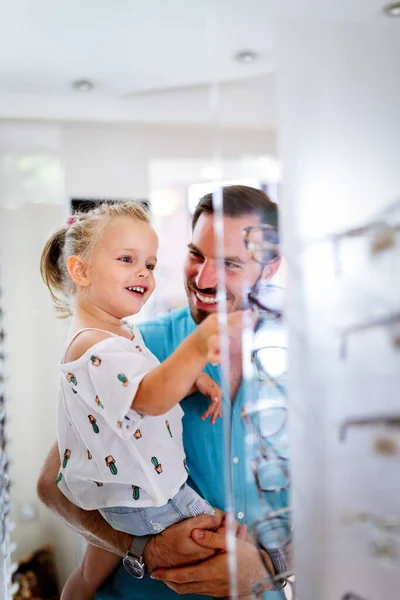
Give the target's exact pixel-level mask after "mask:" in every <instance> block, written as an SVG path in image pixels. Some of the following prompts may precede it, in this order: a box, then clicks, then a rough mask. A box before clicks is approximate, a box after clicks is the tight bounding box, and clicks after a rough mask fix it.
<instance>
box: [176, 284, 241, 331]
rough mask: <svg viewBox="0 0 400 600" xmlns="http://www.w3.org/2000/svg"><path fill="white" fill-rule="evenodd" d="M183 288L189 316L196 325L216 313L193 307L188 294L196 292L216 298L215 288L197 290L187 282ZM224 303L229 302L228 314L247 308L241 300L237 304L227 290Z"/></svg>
mask: <svg viewBox="0 0 400 600" xmlns="http://www.w3.org/2000/svg"><path fill="white" fill-rule="evenodd" d="M185 288H186V294H187V297H188V300H189V309H190V314H191V315H192V319H193V321H194V322H195V323H196V324H197V325H200V323H201V322H202V321H204V319H205V318H206V317H208V315H210V314H212V312H216V311H207V310H203V309H202V308H198V307H197V306H194V305H193V302H192V301H191V300H190V297H191V295H190V292H198V293H199V294H205V295H209V296H215V297H216V296H217V289H216V288H207V289H204V290H199V289H198V288H197V287H196V286H195V285H190V284H188V283H187V282H186V283H185ZM226 301H227V303H228V302H230V303H231V308H230V309H228V312H233V311H235V310H245V309H246V308H247V307H248V303H247V302H244V300H243V299H241V302H239V303H237V304H236V302H237V299H236V298H235V297H234V296H233V295H232V294H231V293H230V292H229V291H228V290H227V293H226Z"/></svg>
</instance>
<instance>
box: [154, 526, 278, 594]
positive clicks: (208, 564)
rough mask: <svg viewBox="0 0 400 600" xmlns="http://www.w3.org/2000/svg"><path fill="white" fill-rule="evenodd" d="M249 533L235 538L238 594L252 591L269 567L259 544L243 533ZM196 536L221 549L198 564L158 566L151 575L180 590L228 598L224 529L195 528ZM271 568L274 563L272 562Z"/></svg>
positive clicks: (200, 543)
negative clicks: (221, 531)
mask: <svg viewBox="0 0 400 600" xmlns="http://www.w3.org/2000/svg"><path fill="white" fill-rule="evenodd" d="M244 536H247V531H246V530H245V529H243V530H241V534H240V536H239V537H237V538H236V560H237V585H238V594H239V596H246V595H249V594H251V588H252V585H253V584H255V583H257V582H258V581H261V579H263V578H264V577H266V576H267V571H266V569H265V566H264V564H263V562H262V560H261V558H260V555H259V552H258V550H257V548H256V547H255V546H254V545H253V544H252V543H249V542H247V541H245V540H244V539H241V537H244ZM192 538H193V540H196V542H197V543H198V544H199V545H201V546H202V547H203V548H207V549H209V550H214V551H219V553H217V554H215V555H214V556H212V557H211V558H208V559H206V560H203V562H202V563H200V564H198V565H192V566H187V567H178V568H172V569H157V570H156V571H153V573H152V574H151V576H152V577H153V578H154V579H159V580H161V581H164V582H165V583H166V584H167V585H168V587H170V588H171V589H172V590H174V591H175V592H176V593H177V594H198V595H200V596H213V597H214V598H225V597H228V596H229V595H230V577H229V569H228V554H227V552H226V549H227V548H226V537H225V535H224V534H223V533H216V532H213V531H204V530H199V529H195V530H194V531H193V532H192ZM271 569H272V565H271Z"/></svg>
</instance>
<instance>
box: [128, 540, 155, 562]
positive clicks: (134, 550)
mask: <svg viewBox="0 0 400 600" xmlns="http://www.w3.org/2000/svg"><path fill="white" fill-rule="evenodd" d="M151 537H152V536H151V535H140V536H139V535H134V536H133V540H132V544H131V547H130V548H129V550H128V552H127V554H130V555H131V556H134V557H135V558H137V560H139V561H141V560H142V556H143V551H144V547H145V546H146V544H147V542H148V541H149V539H150V538H151Z"/></svg>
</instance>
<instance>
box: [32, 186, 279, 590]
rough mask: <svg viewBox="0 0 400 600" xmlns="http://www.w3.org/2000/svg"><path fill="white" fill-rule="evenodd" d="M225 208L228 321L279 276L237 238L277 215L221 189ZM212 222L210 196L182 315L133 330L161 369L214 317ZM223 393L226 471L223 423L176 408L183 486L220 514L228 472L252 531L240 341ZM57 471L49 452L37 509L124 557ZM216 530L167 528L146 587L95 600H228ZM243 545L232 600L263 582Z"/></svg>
mask: <svg viewBox="0 0 400 600" xmlns="http://www.w3.org/2000/svg"><path fill="white" fill-rule="evenodd" d="M223 199H224V264H225V279H226V301H227V310H228V311H229V312H232V311H236V310H241V309H244V308H246V306H247V304H246V302H245V301H244V300H243V298H244V291H245V289H247V287H248V286H252V285H254V283H255V282H256V281H257V280H258V279H259V278H260V276H261V275H262V277H263V279H264V280H268V279H270V278H271V277H272V276H273V275H274V274H275V273H276V271H277V269H278V268H279V263H280V260H279V259H276V260H274V261H273V262H272V263H270V264H268V265H266V266H265V267H264V268H263V272H262V273H261V270H262V267H261V266H260V265H259V263H257V262H256V261H254V260H252V259H251V258H250V256H249V255H248V253H247V251H246V248H245V245H244V242H243V235H242V231H243V228H244V227H249V226H257V225H259V224H261V223H269V224H270V225H274V226H276V224H277V208H276V205H275V204H274V203H272V202H271V201H270V200H269V198H268V197H267V196H266V194H264V193H263V192H261V191H259V190H256V189H253V188H249V187H245V186H232V187H229V188H224V190H223ZM213 217H214V216H213V205H212V196H211V195H207V196H205V197H204V198H202V199H201V200H200V202H199V204H198V206H197V207H196V210H195V213H194V216H193V221H192V229H193V235H192V240H191V243H190V244H189V252H188V256H187V259H186V263H185V269H184V271H185V287H186V293H187V296H188V302H189V306H188V307H186V308H184V309H180V310H177V311H173V312H172V313H170V314H168V315H166V316H165V317H161V318H159V319H157V320H154V321H151V322H149V323H145V324H141V325H140V330H141V333H142V335H143V337H144V340H145V343H146V345H147V347H148V348H149V349H150V350H151V351H152V352H153V353H154V354H155V355H156V356H157V358H158V359H159V360H160V361H163V360H165V359H166V358H167V357H168V356H169V355H170V354H171V353H172V352H173V350H174V349H175V348H176V347H177V346H178V345H179V344H180V343H181V341H182V340H183V339H184V338H185V337H187V335H189V333H190V332H191V331H193V329H194V328H195V327H196V324H198V323H200V322H201V321H202V320H203V319H204V318H205V317H206V316H207V315H208V314H209V313H211V312H215V311H217V310H218V303H217V285H218V275H217V249H216V239H215V236H214V222H213ZM205 370H206V372H207V373H208V374H209V375H210V376H211V377H212V378H213V379H214V380H215V381H216V382H217V383H219V384H220V383H221V371H220V367H219V366H212V365H210V364H209V365H207V367H206V369H205ZM229 388H230V396H231V399H232V403H233V405H232V440H231V445H232V456H231V457H230V461H229V464H226V463H225V460H224V455H223V434H222V427H223V425H222V420H221V419H219V420H218V422H217V423H216V424H215V425H213V426H211V425H210V424H209V423H208V422H206V421H202V420H201V415H202V413H203V412H204V411H205V410H206V407H207V405H208V404H207V400H206V398H205V397H203V396H201V395H200V394H199V393H196V394H192V395H191V396H189V397H188V398H186V399H184V400H183V401H182V408H183V410H184V412H185V416H184V418H183V431H184V434H183V443H184V447H185V451H186V455H187V466H188V468H189V471H190V476H189V479H188V483H189V484H190V485H191V486H192V487H193V488H194V489H195V490H196V491H197V492H198V493H199V494H200V495H201V496H203V497H204V498H205V499H206V500H208V502H209V503H210V504H211V505H213V506H215V507H217V508H221V509H223V508H224V469H226V468H231V469H232V478H233V494H234V517H235V519H236V520H237V521H238V522H239V523H246V522H248V523H249V524H250V523H252V522H253V521H255V520H256V519H257V518H258V517H259V516H260V515H261V514H262V513H263V512H265V506H263V505H261V504H260V499H259V496H258V492H257V490H256V486H255V485H252V484H251V483H249V477H248V475H249V465H248V463H247V462H246V459H245V448H244V438H245V435H246V429H245V424H244V423H243V419H242V418H241V409H242V407H243V403H244V389H243V385H242V347H241V340H240V339H237V340H234V341H231V343H230V378H229ZM59 466H60V459H59V452H58V447H57V444H56V445H55V446H54V447H53V449H52V451H51V452H50V454H49V457H48V458H47V461H46V464H45V466H44V468H43V471H42V474H41V477H40V480H39V484H38V493H39V496H40V498H41V499H42V501H43V502H44V503H45V504H46V505H47V506H48V507H49V508H51V509H52V510H53V511H54V512H56V513H57V514H58V515H59V516H61V517H62V518H63V519H65V520H66V521H67V522H68V523H69V524H70V525H71V526H72V527H73V528H74V529H76V530H77V531H78V532H79V533H81V534H82V535H83V536H84V537H85V538H86V539H87V540H88V541H89V542H91V543H92V544H95V545H97V546H100V547H102V548H104V549H106V550H108V551H110V552H113V553H115V554H118V555H120V556H121V557H122V556H124V555H125V554H126V553H127V551H128V550H129V548H130V547H131V544H132V536H131V535H128V534H125V533H122V532H119V531H114V530H112V529H111V528H110V527H109V525H108V524H107V523H106V522H105V521H104V520H103V519H102V517H101V516H100V514H99V513H98V512H97V511H83V510H81V509H79V508H78V507H76V506H74V505H72V504H71V503H70V502H69V501H68V500H67V499H66V498H65V497H64V496H63V495H62V494H61V492H60V491H59V490H58V488H57V486H56V484H55V480H56V477H57V474H58V470H59ZM274 498H275V496H274ZM285 503H286V496H282V495H277V496H276V499H275V500H273V501H272V503H271V508H272V509H280V508H283V507H284V506H285ZM219 526H220V522H219V520H218V518H217V517H213V516H210V515H202V516H200V517H196V518H193V519H187V520H186V521H182V522H181V523H178V524H176V525H173V526H171V527H169V528H168V529H166V530H165V531H164V532H162V533H161V534H159V535H157V536H154V537H152V538H151V539H150V541H148V543H147V544H146V546H145V548H144V552H143V560H144V563H145V565H146V567H147V569H148V570H149V571H151V577H149V576H146V577H145V578H144V579H141V580H138V579H135V578H133V577H132V576H131V575H129V574H128V573H127V571H125V569H124V568H123V567H122V566H121V567H120V568H119V569H117V571H116V573H115V575H114V576H113V578H112V579H111V580H110V581H109V582H107V584H106V585H104V586H103V587H102V589H101V590H100V591H99V593H98V596H97V597H98V598H99V599H101V600H116V599H117V598H118V599H128V598H129V599H131V598H134V599H135V600H172V599H173V598H175V599H176V598H177V597H178V595H182V594H187V596H186V595H184V596H183V597H184V598H188V600H189V599H190V600H195V599H196V598H197V599H198V600H200V598H203V599H204V598H205V597H226V596H229V593H230V582H229V574H228V561H227V553H226V552H224V550H226V540H225V536H224V535H223V534H222V533H217V532H216V530H217V529H218V527H219ZM242 529H243V528H242ZM243 537H244V536H243V535H239V537H238V538H237V557H238V561H237V562H238V576H237V581H238V591H239V595H240V596H246V595H249V594H250V591H251V586H252V585H253V584H254V583H256V582H258V581H260V580H261V579H262V578H263V577H265V576H266V571H265V567H264V565H263V563H262V561H261V559H260V556H259V553H258V550H257V548H256V547H255V546H254V545H253V544H252V543H251V541H248V540H246V539H243ZM221 551H222V552H221ZM278 554H279V553H278ZM263 556H264V561H265V562H266V563H267V564H268V565H269V567H270V568H271V569H272V570H277V569H278V570H279V569H280V568H282V564H281V563H280V561H279V556H278V558H277V557H276V551H275V555H274V551H273V550H272V551H270V552H269V553H268V554H267V553H265V552H264V553H263ZM182 565H186V566H182ZM187 565H189V566H187ZM157 579H159V581H157ZM164 582H165V583H164ZM166 584H167V585H166ZM167 586H168V587H167ZM283 597H284V595H283V593H282V592H280V591H269V592H267V593H266V598H267V600H278V598H279V599H280V598H283Z"/></svg>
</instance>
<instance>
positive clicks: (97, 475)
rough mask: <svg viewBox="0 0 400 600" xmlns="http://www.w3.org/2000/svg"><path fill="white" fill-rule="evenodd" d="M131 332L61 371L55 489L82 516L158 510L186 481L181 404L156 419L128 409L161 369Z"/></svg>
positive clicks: (101, 344) (93, 349)
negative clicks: (119, 509) (108, 510)
mask: <svg viewBox="0 0 400 600" xmlns="http://www.w3.org/2000/svg"><path fill="white" fill-rule="evenodd" d="M78 333H80V332H78ZM78 333H77V334H76V335H78ZM132 333H133V335H134V338H133V339H132V340H128V339H127V338H124V337H122V336H118V335H115V334H112V333H110V337H109V338H107V339H105V340H103V341H101V342H99V343H98V344H95V345H94V346H92V347H91V348H90V349H89V350H87V352H85V353H84V354H83V355H82V356H81V357H80V358H78V359H77V360H75V361H73V362H69V363H64V362H62V363H61V364H60V370H61V389H60V396H59V403H58V414H57V429H58V445H59V450H60V459H61V469H60V473H59V475H58V478H57V483H58V486H59V488H60V490H61V491H62V492H63V493H64V494H65V496H67V498H69V500H71V501H72V502H73V503H74V504H77V505H78V506H80V507H81V508H84V509H86V510H93V509H98V508H101V507H105V506H136V507H143V506H163V505H164V504H166V503H167V502H168V500H169V499H170V498H172V497H173V496H175V494H176V493H177V492H178V490H179V488H180V487H181V486H182V484H183V483H184V482H185V481H186V479H187V476H188V471H187V467H186V460H185V453H184V450H183V445H182V416H183V414H184V413H183V410H182V409H181V407H180V405H179V404H177V405H176V406H174V407H173V408H172V409H171V410H169V411H168V412H166V413H165V414H163V415H161V416H158V417H151V416H145V415H140V414H139V413H137V412H136V411H134V410H132V409H131V404H132V401H133V399H134V397H135V394H136V392H137V389H138V387H139V384H140V382H141V381H142V379H143V377H144V376H145V375H146V374H147V373H148V372H149V371H151V370H152V369H154V368H155V367H157V365H158V364H159V361H158V360H157V358H156V357H155V356H154V355H153V354H152V353H151V352H150V350H148V349H147V348H146V346H145V345H144V341H143V338H142V336H141V334H140V332H139V330H138V329H137V328H136V327H133V328H132ZM76 335H75V336H74V337H76ZM72 339H74V338H72ZM71 341H72V340H70V341H69V343H68V344H67V346H66V349H67V348H68V347H69V345H70V344H71ZM65 353H66V350H65V352H64V354H63V358H64V355H65ZM62 360H63V359H62Z"/></svg>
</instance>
